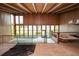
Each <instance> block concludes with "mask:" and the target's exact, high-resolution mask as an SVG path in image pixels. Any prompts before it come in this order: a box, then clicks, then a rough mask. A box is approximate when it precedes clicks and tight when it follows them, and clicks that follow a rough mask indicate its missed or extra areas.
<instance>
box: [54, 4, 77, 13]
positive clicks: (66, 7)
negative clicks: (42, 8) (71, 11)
mask: <svg viewBox="0 0 79 59" xmlns="http://www.w3.org/2000/svg"><path fill="white" fill-rule="evenodd" d="M74 5H76V3H73V4H70V5H68V6H65V7H64V8H61V9H59V10H57V11H55V12H54V13H56V12H59V11H62V10H65V9H68V8H70V7H72V6H74Z"/></svg>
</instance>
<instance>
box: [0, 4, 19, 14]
mask: <svg viewBox="0 0 79 59" xmlns="http://www.w3.org/2000/svg"><path fill="white" fill-rule="evenodd" d="M0 9H3V10H6V11H11V12H14V13H20V12H18V11H15V10H11V9H9V8H6V7H3V6H0Z"/></svg>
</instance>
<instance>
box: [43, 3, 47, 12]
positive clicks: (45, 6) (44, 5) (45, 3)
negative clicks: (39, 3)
mask: <svg viewBox="0 0 79 59" xmlns="http://www.w3.org/2000/svg"><path fill="white" fill-rule="evenodd" d="M46 6H47V3H45V5H44V7H43V10H42V13H43V12H44V10H45V8H46Z"/></svg>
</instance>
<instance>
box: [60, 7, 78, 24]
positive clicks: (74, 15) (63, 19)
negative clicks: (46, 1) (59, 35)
mask: <svg viewBox="0 0 79 59" xmlns="http://www.w3.org/2000/svg"><path fill="white" fill-rule="evenodd" d="M77 19H79V8H77V9H75V10H73V11H69V12H66V13H63V14H60V24H68V22H69V21H70V20H73V21H74V23H75V21H76V20H77Z"/></svg>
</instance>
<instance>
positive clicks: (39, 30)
mask: <svg viewBox="0 0 79 59" xmlns="http://www.w3.org/2000/svg"><path fill="white" fill-rule="evenodd" d="M37 35H38V36H40V35H41V25H38V33H37Z"/></svg>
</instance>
